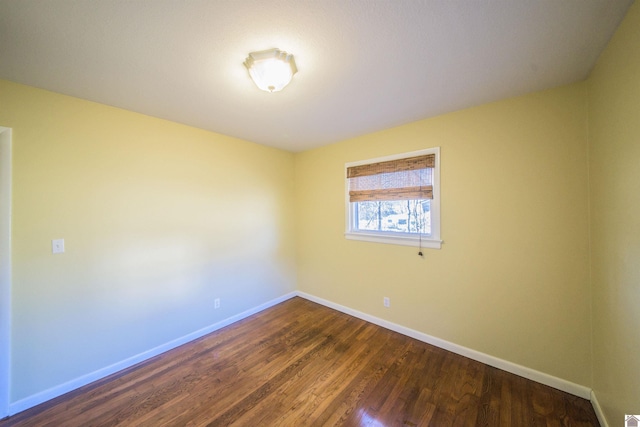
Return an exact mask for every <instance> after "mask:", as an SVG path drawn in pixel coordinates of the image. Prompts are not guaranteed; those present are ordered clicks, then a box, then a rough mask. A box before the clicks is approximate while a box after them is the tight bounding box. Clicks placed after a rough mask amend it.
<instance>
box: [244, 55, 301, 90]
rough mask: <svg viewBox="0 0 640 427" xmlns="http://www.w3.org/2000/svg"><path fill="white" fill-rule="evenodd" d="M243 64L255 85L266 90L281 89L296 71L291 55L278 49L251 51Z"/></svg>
mask: <svg viewBox="0 0 640 427" xmlns="http://www.w3.org/2000/svg"><path fill="white" fill-rule="evenodd" d="M244 66H245V67H247V70H249V75H250V76H251V79H252V80H253V81H254V83H255V84H256V86H258V87H259V88H260V89H262V90H264V91H267V92H278V91H281V90H282V89H283V88H284V87H285V86H286V85H288V84H289V82H291V79H292V78H293V75H294V74H295V73H296V72H297V71H298V69H297V68H296V63H295V61H294V60H293V55H290V54H288V53H287V52H283V51H281V50H280V49H269V50H262V51H260V52H251V53H250V54H249V56H248V57H247V59H246V60H245V61H244Z"/></svg>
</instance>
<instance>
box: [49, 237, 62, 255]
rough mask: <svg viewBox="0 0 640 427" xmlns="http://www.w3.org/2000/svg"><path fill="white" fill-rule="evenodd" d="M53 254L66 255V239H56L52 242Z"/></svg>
mask: <svg viewBox="0 0 640 427" xmlns="http://www.w3.org/2000/svg"><path fill="white" fill-rule="evenodd" d="M51 252H52V253H54V254H62V253H64V239H54V240H52V241H51Z"/></svg>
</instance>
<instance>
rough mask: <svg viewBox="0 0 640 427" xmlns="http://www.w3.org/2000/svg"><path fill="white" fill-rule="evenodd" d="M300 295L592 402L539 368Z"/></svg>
mask: <svg viewBox="0 0 640 427" xmlns="http://www.w3.org/2000/svg"><path fill="white" fill-rule="evenodd" d="M296 293H297V295H298V296H300V297H302V298H305V299H308V300H309V301H313V302H316V303H318V304H321V305H324V306H325V307H329V308H333V309H334V310H338V311H340V312H342V313H345V314H348V315H350V316H353V317H357V318H358V319H362V320H366V321H367V322H370V323H373V324H375V325H378V326H382V327H383V328H386V329H389V330H392V331H395V332H398V333H400V334H402V335H406V336H408V337H411V338H415V339H417V340H419V341H422V342H425V343H427V344H431V345H434V346H436V347H440V348H442V349H445V350H448V351H451V352H453V353H456V354H459V355H461V356H465V357H468V358H469V359H473V360H477V361H478V362H482V363H484V364H487V365H489V366H493V367H495V368H498V369H502V370H503V371H507V372H511V373H512V374H516V375H519V376H521V377H524V378H527V379H530V380H532V381H535V382H538V383H541V384H544V385H548V386H550V387H553V388H556V389H558V390H562V391H565V392H567V393H570V394H573V395H574V396H578V397H582V398H583V399H587V400H590V399H591V396H592V393H591V389H590V388H589V387H585V386H582V385H579V384H575V383H572V382H570V381H567V380H563V379H562V378H558V377H554V376H553V375H549V374H545V373H544V372H540V371H536V370H535V369H531V368H527V367H526V366H522V365H518V364H516V363H512V362H509V361H507V360H504V359H500V358H498V357H495V356H491V355H489V354H485V353H481V352H479V351H476V350H472V349H470V348H467V347H463V346H461V345H458V344H455V343H452V342H449V341H445V340H443V339H440V338H436V337H434V336H431V335H427V334H425V333H422V332H418V331H416V330H414V329H410V328H406V327H404V326H401V325H398V324H395V323H392V322H389V321H387V320H384V319H380V318H378V317H375V316H371V315H369V314H366V313H363V312H361V311H358V310H354V309H352V308H349V307H345V306H343V305H340V304H336V303H334V302H331V301H328V300H325V299H323V298H319V297H316V296H314V295H311V294H308V293H306V292H301V291H297V292H296Z"/></svg>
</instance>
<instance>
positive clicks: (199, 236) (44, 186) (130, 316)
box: [0, 81, 295, 401]
mask: <svg viewBox="0 0 640 427" xmlns="http://www.w3.org/2000/svg"><path fill="white" fill-rule="evenodd" d="M0 126H6V127H9V128H12V129H13V227H12V232H13V235H12V238H13V263H12V265H13V303H12V305H13V325H12V328H13V329H12V334H13V341H12V361H13V366H12V375H13V378H12V385H13V386H12V390H11V400H12V401H17V400H20V399H22V398H25V397H28V396H31V395H33V394H34V393H37V392H41V391H43V390H46V389H48V388H50V387H53V386H57V385H60V384H62V383H64V382H66V381H70V380H73V379H75V378H77V377H79V376H81V375H85V374H88V373H90V372H93V371H95V370H97V369H99V368H103V367H106V366H108V365H110V364H113V363H116V362H120V361H122V360H124V359H126V358H128V357H131V356H134V355H136V354H138V353H141V352H143V351H146V350H149V349H152V348H154V347H156V346H158V345H161V344H165V343H167V342H169V341H171V340H173V339H176V338H179V337H182V336H184V335H186V334H189V333H192V332H194V331H196V330H198V329H200V328H204V327H206V326H209V325H211V324H213V323H215V322H217V321H220V320H222V319H225V318H227V317H230V316H232V315H235V314H238V313H240V312H242V311H244V310H247V309H249V308H253V307H255V306H257V305H259V304H262V303H264V302H266V301H269V300H270V299H273V298H276V297H279V296H282V295H283V294H285V293H287V292H290V291H292V290H294V289H295V266H294V258H293V257H294V249H293V245H294V239H293V232H294V230H293V216H292V214H293V207H294V206H293V199H292V198H293V173H294V168H293V155H292V154H291V153H287V152H284V151H280V150H276V149H272V148H266V147H263V146H259V145H256V144H252V143H248V142H245V141H240V140H237V139H234V138H229V137H226V136H222V135H218V134H214V133H210V132H205V131H202V130H198V129H194V128H190V127H187V126H182V125H179V124H176V123H171V122H167V121H163V120H159V119H154V118H151V117H148V116H144V115H140V114H136V113H132V112H128V111H124V110H119V109H116V108H111V107H107V106H104V105H99V104H95V103H91V102H87V101H83V100H79V99H75V98H71V97H66V96H62V95H57V94H53V93H50V92H46V91H43V90H39V89H35V88H30V87H26V86H21V85H17V84H13V83H9V82H6V81H0ZM56 238H64V239H65V244H66V252H65V253H64V254H61V255H52V254H51V239H56ZM214 298H221V300H222V307H221V308H220V309H218V310H214V309H213V299H214Z"/></svg>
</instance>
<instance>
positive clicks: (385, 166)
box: [347, 154, 435, 202]
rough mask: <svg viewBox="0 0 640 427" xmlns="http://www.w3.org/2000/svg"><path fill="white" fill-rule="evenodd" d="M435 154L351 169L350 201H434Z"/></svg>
mask: <svg viewBox="0 0 640 427" xmlns="http://www.w3.org/2000/svg"><path fill="white" fill-rule="evenodd" d="M434 167H435V154H427V155H424V156H416V157H409V158H405V159H397V160H389V161H385V162H378V163H370V164H366V165H359V166H351V167H349V168H347V178H348V179H349V201H350V202H365V201H378V200H414V199H433V168H434Z"/></svg>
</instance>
